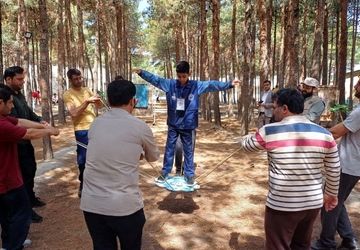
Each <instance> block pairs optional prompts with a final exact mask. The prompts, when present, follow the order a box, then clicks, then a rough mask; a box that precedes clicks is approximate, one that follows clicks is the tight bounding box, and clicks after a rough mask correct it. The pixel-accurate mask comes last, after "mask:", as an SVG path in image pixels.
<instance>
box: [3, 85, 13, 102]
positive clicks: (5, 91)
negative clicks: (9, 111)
mask: <svg viewBox="0 0 360 250" xmlns="http://www.w3.org/2000/svg"><path fill="white" fill-rule="evenodd" d="M11 95H12V90H11V88H10V87H9V86H7V85H4V84H0V100H3V101H4V102H7V101H9V100H10V98H11Z"/></svg>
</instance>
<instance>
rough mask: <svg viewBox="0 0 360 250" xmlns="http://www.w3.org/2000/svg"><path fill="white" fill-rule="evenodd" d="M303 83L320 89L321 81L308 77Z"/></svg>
mask: <svg viewBox="0 0 360 250" xmlns="http://www.w3.org/2000/svg"><path fill="white" fill-rule="evenodd" d="M302 83H303V84H305V85H307V86H310V87H314V88H318V87H319V85H320V83H319V81H318V80H316V79H315V78H312V77H306V78H305V80H304V81H303V82H302Z"/></svg>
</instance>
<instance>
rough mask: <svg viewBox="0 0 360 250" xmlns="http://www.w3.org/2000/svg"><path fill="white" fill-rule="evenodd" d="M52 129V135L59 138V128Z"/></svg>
mask: <svg viewBox="0 0 360 250" xmlns="http://www.w3.org/2000/svg"><path fill="white" fill-rule="evenodd" d="M49 129H50V135H55V136H58V135H59V134H60V130H59V129H58V128H54V127H49Z"/></svg>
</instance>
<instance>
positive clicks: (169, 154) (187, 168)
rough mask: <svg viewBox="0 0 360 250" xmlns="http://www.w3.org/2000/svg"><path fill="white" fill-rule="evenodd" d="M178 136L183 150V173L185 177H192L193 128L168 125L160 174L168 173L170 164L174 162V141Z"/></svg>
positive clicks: (193, 172) (170, 167)
mask: <svg viewBox="0 0 360 250" xmlns="http://www.w3.org/2000/svg"><path fill="white" fill-rule="evenodd" d="M179 136H180V139H181V142H182V145H183V151H184V175H185V176H187V177H193V176H194V174H195V171H194V145H193V137H194V136H193V129H175V128H173V127H171V126H169V127H168V135H167V140H166V147H165V154H164V166H163V168H162V174H163V175H168V174H169V173H170V172H171V169H172V166H173V164H174V153H175V146H176V141H177V139H178V137H179Z"/></svg>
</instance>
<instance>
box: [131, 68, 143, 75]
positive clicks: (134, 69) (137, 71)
mask: <svg viewBox="0 0 360 250" xmlns="http://www.w3.org/2000/svg"><path fill="white" fill-rule="evenodd" d="M132 72H133V73H136V74H140V72H141V69H139V68H133V69H132Z"/></svg>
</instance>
